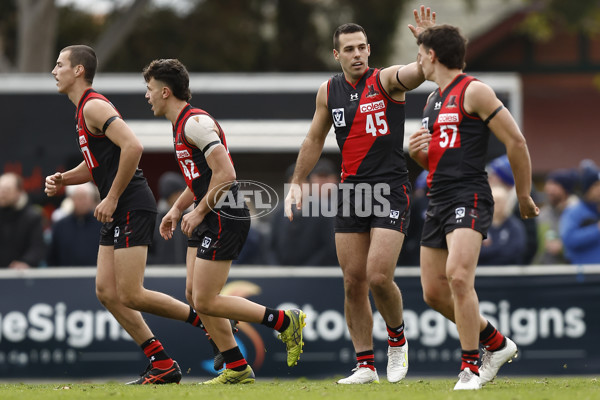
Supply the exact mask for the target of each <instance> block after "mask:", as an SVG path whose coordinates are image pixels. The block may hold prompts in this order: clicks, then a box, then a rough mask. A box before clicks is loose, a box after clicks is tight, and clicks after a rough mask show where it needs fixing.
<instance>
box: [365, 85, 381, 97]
mask: <svg viewBox="0 0 600 400" xmlns="http://www.w3.org/2000/svg"><path fill="white" fill-rule="evenodd" d="M368 89H369V92H368V93H367V95H366V96H365V97H373V96H377V95H378V94H379V92H378V91H377V90H375V85H368Z"/></svg>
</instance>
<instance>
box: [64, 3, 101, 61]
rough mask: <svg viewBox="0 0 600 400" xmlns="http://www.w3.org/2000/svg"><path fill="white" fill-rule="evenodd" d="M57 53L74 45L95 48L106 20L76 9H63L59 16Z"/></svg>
mask: <svg viewBox="0 0 600 400" xmlns="http://www.w3.org/2000/svg"><path fill="white" fill-rule="evenodd" d="M58 20H59V24H58V31H57V35H56V49H55V50H56V51H55V53H56V54H57V55H58V52H59V51H60V50H61V49H63V48H65V47H66V46H70V45H72V44H85V45H88V46H93V45H94V43H95V42H96V40H97V39H98V37H100V34H101V33H102V29H103V27H104V24H105V18H103V17H98V16H93V15H91V14H88V13H86V12H83V11H80V10H78V9H76V8H74V7H72V6H71V7H61V8H60V9H59V14H58Z"/></svg>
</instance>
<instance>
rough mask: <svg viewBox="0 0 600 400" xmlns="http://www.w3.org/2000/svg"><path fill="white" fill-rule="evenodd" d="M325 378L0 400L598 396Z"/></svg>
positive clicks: (586, 388)
mask: <svg viewBox="0 0 600 400" xmlns="http://www.w3.org/2000/svg"><path fill="white" fill-rule="evenodd" d="M334 382H335V380H334V379H327V380H308V379H299V380H285V381H278V380H263V381H260V380H259V381H257V383H256V384H254V385H237V386H236V385H232V386H217V387H214V386H210V387H209V386H206V387H205V386H198V385H195V384H194V383H195V382H194V381H189V382H186V383H182V384H180V385H165V386H125V385H123V384H120V383H114V382H113V383H77V384H71V383H69V384H65V383H54V384H0V394H1V396H2V399H3V400H17V399H18V400H29V399H35V400H51V399H52V400H53V399H61V400H71V399H73V400H96V399H98V400H100V399H119V400H138V399H139V400H164V399H172V398H176V399H196V398H207V399H244V400H271V399H274V400H275V399H276V400H279V399H289V400H314V399H319V398H324V399H325V398H326V399H328V400H363V399H378V400H388V399H389V400H398V399H402V398H406V399H410V400H430V399H449V400H454V399H456V400H465V399H466V400H470V399H473V400H474V399H480V398H485V399H486V400H542V399H544V400H563V399H565V398H568V399H570V398H576V399H577V400H591V399H597V398H598V390H599V389H600V387H599V386H600V385H599V383H598V379H595V378H589V377H566V378H518V379H517V378H516V379H507V378H499V379H496V381H495V382H492V383H490V384H488V385H486V386H485V387H484V388H483V389H481V390H480V391H473V392H464V391H460V392H453V391H452V387H453V386H454V383H455V382H456V379H438V378H432V379H418V380H417V379H408V380H405V381H402V382H400V383H397V384H390V383H387V382H386V381H385V379H382V381H381V383H380V384H379V385H336V384H335V383H334Z"/></svg>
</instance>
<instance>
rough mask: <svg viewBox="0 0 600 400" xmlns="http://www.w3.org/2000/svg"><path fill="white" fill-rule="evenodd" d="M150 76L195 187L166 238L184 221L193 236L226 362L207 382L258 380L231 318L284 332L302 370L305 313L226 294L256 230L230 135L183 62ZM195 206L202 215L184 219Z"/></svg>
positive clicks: (190, 271) (191, 253)
mask: <svg viewBox="0 0 600 400" xmlns="http://www.w3.org/2000/svg"><path fill="white" fill-rule="evenodd" d="M144 79H145V80H146V82H147V91H146V98H147V99H148V103H149V104H150V105H151V106H152V111H153V112H154V115H156V116H164V117H165V118H166V119H168V120H169V121H171V123H172V124H173V145H174V147H175V159H176V161H177V164H178V165H179V167H180V169H181V173H182V174H183V176H184V177H185V181H186V183H187V188H186V190H185V191H184V192H183V193H182V194H181V196H179V198H178V199H177V200H176V201H175V204H173V206H172V207H171V209H170V210H169V212H168V213H167V214H166V215H165V216H164V218H163V219H162V221H161V224H160V229H159V230H160V234H161V236H162V237H163V238H164V239H165V240H168V239H170V238H171V237H172V235H173V231H174V230H175V229H176V227H177V223H178V222H179V220H180V219H181V230H182V231H183V233H185V234H186V235H187V236H189V237H190V240H189V242H188V254H187V260H188V262H187V279H186V297H187V299H188V301H189V302H190V303H191V304H193V305H194V307H195V308H196V310H198V312H199V313H200V315H201V318H202V321H203V323H204V325H205V326H206V328H207V330H208V332H209V333H210V334H211V336H212V338H213V340H214V341H215V343H216V344H217V346H218V348H219V349H220V350H221V353H222V354H223V357H224V358H225V364H226V369H225V370H224V371H223V373H222V374H220V375H219V376H217V377H216V378H214V379H211V380H209V381H207V382H204V383H205V384H240V383H253V382H254V379H255V377H254V372H253V371H252V368H251V367H250V366H249V365H248V363H247V362H246V360H245V359H244V356H243V355H242V353H241V351H240V349H239V348H238V346H237V343H236V341H235V339H234V337H233V335H232V333H231V328H230V326H229V322H228V321H227V320H226V319H224V318H231V319H233V320H236V321H246V322H253V323H259V324H263V325H265V326H267V327H270V328H273V329H275V330H277V331H278V332H280V335H279V338H280V339H281V340H282V341H283V342H284V343H285V344H286V348H287V364H288V366H290V367H292V366H294V365H296V363H297V362H298V359H299V357H300V353H302V345H303V343H302V329H303V327H304V325H305V322H304V319H305V317H306V315H305V314H304V312H302V311H301V310H298V309H291V310H274V309H270V308H267V307H265V306H262V305H260V304H256V303H253V302H251V301H250V300H247V299H245V298H242V297H238V296H225V295H221V294H220V293H221V289H222V288H223V286H224V285H225V283H226V282H227V277H228V275H229V269H230V268H231V264H232V261H233V260H235V259H236V258H237V257H238V255H239V253H240V251H241V249H242V246H243V245H244V242H245V241H246V237H247V235H248V230H249V229H250V215H249V210H248V208H247V206H246V204H245V201H244V199H243V198H238V189H239V183H238V182H237V181H236V173H235V168H234V167H233V162H232V160H231V156H230V154H229V150H228V149H227V142H226V140H225V133H224V132H223V130H222V129H221V127H220V126H219V124H218V123H217V121H216V120H215V119H214V118H213V117H211V116H210V115H209V114H208V113H207V112H206V111H204V110H201V109H199V108H195V107H192V106H191V105H190V104H189V103H188V101H189V100H190V99H191V97H192V96H191V93H190V89H189V74H188V72H187V70H186V68H185V66H184V65H183V64H182V63H181V62H180V61H179V60H175V59H162V60H154V61H152V62H151V63H150V64H149V65H148V66H147V67H146V68H144ZM224 199H225V200H226V201H223V200H224ZM231 200H233V201H231ZM192 204H194V205H195V207H194V210H193V211H191V212H189V213H187V214H185V215H183V212H184V211H185V210H186V209H187V208H188V207H190V206H191V205H192ZM182 215H183V218H182Z"/></svg>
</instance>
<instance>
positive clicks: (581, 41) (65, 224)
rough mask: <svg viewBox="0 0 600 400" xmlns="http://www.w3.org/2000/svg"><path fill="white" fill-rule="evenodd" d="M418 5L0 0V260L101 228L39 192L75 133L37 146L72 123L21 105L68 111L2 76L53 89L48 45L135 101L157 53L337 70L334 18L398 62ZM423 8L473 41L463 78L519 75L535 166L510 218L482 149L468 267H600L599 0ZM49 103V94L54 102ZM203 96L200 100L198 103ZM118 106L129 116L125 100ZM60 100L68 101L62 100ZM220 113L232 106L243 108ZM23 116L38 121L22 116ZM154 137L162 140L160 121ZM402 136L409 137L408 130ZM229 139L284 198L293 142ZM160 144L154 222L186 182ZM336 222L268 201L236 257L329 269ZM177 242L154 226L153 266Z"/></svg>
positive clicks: (54, 262)
mask: <svg viewBox="0 0 600 400" xmlns="http://www.w3.org/2000/svg"><path fill="white" fill-rule="evenodd" d="M421 3H422V2H420V1H410V0H404V1H400V0H380V1H376V2H365V1H354V0H353V1H341V0H327V1H311V0H286V1H277V0H249V1H236V0H180V1H172V0H171V1H170V0H101V1H86V0H37V1H33V0H13V1H3V2H0V80H1V81H2V85H1V86H2V88H1V89H0V110H1V111H0V112H2V116H3V120H4V121H8V122H7V124H8V125H7V128H6V129H5V130H3V131H2V132H1V133H0V135H1V138H2V142H3V145H2V146H0V147H1V148H0V173H1V177H0V268H17V269H21V268H38V267H53V266H93V265H95V264H96V256H97V245H98V234H99V226H100V224H99V223H98V222H97V221H96V219H95V218H94V217H93V210H94V208H95V206H96V205H97V204H98V201H99V198H98V193H97V190H96V188H95V187H94V185H92V184H87V185H81V186H79V187H72V188H69V190H67V191H66V192H65V193H64V195H63V196H60V198H58V199H56V200H54V199H53V200H52V201H50V200H49V199H47V198H46V197H45V196H44V195H43V176H46V175H48V174H50V173H52V172H54V170H57V169H60V167H62V168H63V170H64V169H67V167H69V164H70V163H73V162H75V161H74V160H78V161H80V158H79V159H77V157H80V155H79V154H78V152H77V147H76V146H75V143H74V140H73V139H69V140H68V141H67V142H66V143H70V144H71V146H72V148H69V152H70V154H71V155H72V157H71V158H67V157H65V159H60V160H58V161H56V157H58V156H57V154H58V152H55V151H54V150H52V149H50V148H49V147H48V145H47V144H43V145H39V146H38V147H35V146H34V144H35V143H37V142H40V143H41V142H42V140H48V139H47V136H48V135H50V136H53V137H56V138H58V137H69V138H70V137H71V136H73V132H72V131H58V132H57V131H54V130H53V129H52V128H53V127H52V124H51V123H50V124H48V123H47V118H44V117H43V115H42V114H40V117H39V118H31V116H30V115H31V113H32V112H40V113H43V112H46V113H49V114H55V113H56V114H61V115H62V114H65V115H64V118H65V120H66V121H67V122H66V124H72V119H71V118H72V111H71V114H69V112H65V113H59V112H56V111H55V110H56V109H57V108H58V107H63V106H64V105H65V104H64V103H66V100H65V99H60V98H59V97H57V99H59V100H54V97H53V98H52V99H51V100H48V101H49V103H48V104H50V105H51V106H50V107H48V108H49V109H48V110H45V111H44V110H41V109H36V110H32V108H33V106H31V105H30V104H31V102H32V101H33V99H34V98H36V99H39V98H44V96H46V97H48V94H47V93H46V92H44V93H42V94H39V93H37V92H36V91H35V88H23V87H20V88H16V87H13V86H11V82H15V80H14V79H13V78H14V77H21V78H23V77H24V76H25V77H26V80H27V79H29V77H39V76H43V77H44V79H46V78H47V80H48V82H49V83H50V84H52V83H53V82H52V77H51V75H50V70H51V69H52V66H53V65H54V62H55V58H56V55H57V54H58V51H59V50H60V49H61V48H63V47H64V46H67V45H70V44H73V43H85V44H89V45H91V46H93V47H94V48H95V49H96V52H97V55H98V58H99V61H100V65H99V73H98V76H99V77H102V76H108V75H111V74H137V75H136V76H138V77H139V79H140V82H141V83H140V89H139V96H138V97H139V101H140V103H143V102H144V99H143V91H144V88H143V82H142V78H141V74H140V71H141V70H142V68H143V67H144V66H145V65H146V64H147V63H148V62H149V61H150V60H152V59H154V58H157V57H174V58H179V59H181V60H182V61H183V62H184V63H185V64H186V66H187V67H188V69H189V70H190V71H191V72H192V73H193V74H223V73H230V74H232V76H233V75H236V74H242V76H247V80H252V77H253V76H254V75H252V74H264V73H270V74H274V73H275V74H282V75H281V76H283V79H284V80H285V79H286V77H288V76H292V75H298V74H303V73H316V72H319V73H328V74H333V73H337V72H338V69H339V66H338V65H337V64H336V63H335V62H334V60H333V57H332V56H331V34H332V32H333V30H334V29H335V27H336V26H338V25H339V24H341V23H344V22H348V21H353V22H357V23H359V24H361V25H362V26H363V27H365V29H366V31H367V32H368V35H369V42H370V44H371V46H372V47H373V48H376V49H377V51H374V52H373V56H372V58H371V59H370V65H371V66H383V65H390V64H394V63H408V62H411V61H413V60H414V57H415V54H416V46H415V45H414V39H412V36H411V35H410V32H409V31H408V29H406V25H407V24H408V23H409V22H410V20H411V18H412V9H413V8H416V7H418V5H420V4H421ZM426 5H428V6H431V7H432V9H434V10H435V11H437V13H438V23H446V22H447V23H452V24H456V25H458V26H460V27H461V29H462V30H463V32H464V33H465V34H466V36H467V37H468V38H469V46H468V57H467V68H466V72H468V73H473V72H482V73H491V74H497V75H498V76H503V74H506V73H510V74H516V75H517V76H518V77H519V82H520V87H519V88H518V96H517V101H516V103H514V104H516V106H514V109H512V110H511V112H513V114H515V115H517V116H518V118H517V119H518V122H519V123H520V125H521V128H522V130H523V132H524V134H525V137H526V138H527V141H528V145H529V148H530V152H531V155H532V164H533V168H534V171H533V173H534V180H535V181H534V193H533V196H534V199H535V200H536V202H537V203H538V204H539V205H540V208H541V214H540V216H539V218H537V219H536V220H525V221H524V220H522V219H521V218H520V217H519V215H518V210H517V209H516V207H518V206H516V204H517V203H516V198H515V196H516V194H515V191H514V188H513V185H514V180H513V178H512V172H511V171H510V165H509V164H508V162H507V160H506V157H504V156H502V153H503V151H502V149H501V148H498V147H494V148H492V149H491V151H490V157H489V158H490V159H489V166H488V175H489V179H490V183H491V185H492V188H493V195H494V199H495V202H496V206H495V211H494V217H493V225H492V228H491V229H490V232H489V234H488V238H487V239H486V240H485V241H484V243H483V248H482V251H481V257H480V264H481V265H551V264H553V265H556V264H570V263H573V264H583V263H600V183H598V182H599V180H600V176H599V167H598V165H597V164H598V162H599V160H600V159H599V158H598V154H599V153H598V150H597V149H598V148H600V139H598V135H596V134H595V132H594V126H595V112H596V111H595V109H596V105H597V104H599V103H600V34H599V31H598V26H600V3H599V2H598V1H597V0H579V1H577V2H576V3H570V2H564V1H561V0H452V1H443V0H433V1H430V2H427V3H426ZM244 74H247V75H244ZM209 76H212V75H209ZM192 79H194V78H193V77H192ZM19 82H22V80H20V81H19ZM316 89H317V86H315V87H314V88H307V89H306V90H307V91H308V92H310V93H311V94H310V96H306V97H302V96H300V95H299V96H298V99H301V101H302V102H303V104H302V107H305V108H306V109H308V110H309V112H306V115H305V116H304V117H303V118H305V119H307V120H310V118H311V117H312V111H310V110H314V108H313V107H314V94H315V93H316ZM52 90H54V89H52ZM201 92H202V89H201V88H200V90H199V91H198V92H194V95H195V99H200V100H201V102H200V103H198V106H203V104H202V103H203V102H204V100H205V99H208V100H211V101H217V100H218V99H219V97H218V96H217V95H211V96H209V97H206V98H204V97H201V96H202V93H201ZM215 99H217V100H215ZM305 99H306V101H305ZM116 101H120V99H119V98H116ZM298 101H300V100H298ZM53 102H57V103H56V107H54V104H55V103H53ZM211 104H212V103H210V102H208V106H209V107H210V105H211ZM117 105H118V107H119V109H121V110H124V117H125V119H127V118H128V113H129V110H128V108H127V107H126V106H123V105H122V104H117ZM423 105H424V102H423V101H421V100H419V101H414V99H411V98H410V97H408V98H407V118H408V117H410V115H409V114H411V115H418V114H420V111H421V109H422V107H423ZM144 106H145V104H142V107H144ZM226 106H227V105H225V107H226ZM70 107H71V106H70V105H67V109H70ZM244 107H245V105H244ZM248 107H250V106H249V105H248ZM228 108H232V107H228ZM290 108H297V107H296V105H292V106H290ZM207 111H209V112H211V113H212V114H213V115H215V117H217V119H221V118H222V115H220V113H221V111H220V110H219V109H216V110H213V109H210V108H207ZM147 112H148V115H150V111H149V110H147ZM231 112H233V113H243V112H244V108H243V107H242V108H239V109H233V111H231ZM265 112H267V111H265ZM136 118H139V117H136ZM276 118H280V119H286V118H291V117H289V116H286V115H277V116H276ZM148 119H150V117H148ZM11 123H12V124H14V125H11ZM34 123H36V124H37V125H35V126H37V127H38V128H35V127H34V128H31V127H30V125H28V124H34ZM31 126H33V125H31ZM40 126H42V127H43V129H39V127H40ZM136 133H137V132H136ZM164 133H165V134H166V135H167V136H168V134H169V131H168V128H167V130H166V131H165V132H164ZM407 133H411V132H409V129H408V128H407ZM226 134H227V130H226ZM73 137H74V136H73ZM9 139H10V140H9ZM44 143H45V142H44ZM56 143H59V141H58V139H57V141H56ZM60 143H62V142H60ZM57 145H58V144H57ZM60 146H63V145H62V144H60ZM230 148H231V152H232V155H233V159H234V161H236V162H237V164H236V166H237V168H238V170H241V171H243V172H242V175H243V177H244V178H246V179H254V180H257V181H267V182H269V183H270V182H273V181H275V182H278V186H277V188H276V189H277V190H278V191H279V192H282V191H281V190H280V189H281V187H282V186H283V183H284V182H286V181H287V179H288V178H289V175H290V171H291V168H292V164H293V162H294V160H295V157H296V154H297V149H298V147H296V148H286V149H284V150H282V151H278V152H273V151H270V152H261V150H260V149H255V150H252V151H248V150H246V151H244V153H243V154H241V153H237V154H236V147H235V144H234V143H233V141H232V143H231V144H230ZM171 151H172V149H170V148H166V149H163V151H162V153H164V154H162V153H160V152H156V151H155V153H153V154H150V155H145V156H144V157H146V161H145V163H146V164H145V165H144V159H143V162H142V165H141V166H142V168H143V169H144V171H145V172H146V175H147V177H148V179H149V181H150V183H151V187H152V189H153V191H154V194H155V196H156V198H157V201H158V203H159V215H158V221H160V218H161V217H162V215H164V213H165V212H166V211H167V210H168V207H170V204H172V202H173V201H174V198H176V196H177V195H178V194H179V193H181V191H182V190H183V189H184V187H185V186H184V183H183V181H182V179H181V177H180V176H179V175H180V174H179V172H174V171H176V165H175V163H174V162H173V161H172V156H171V155H170V152H171ZM53 156H54V157H55V158H52V157H53ZM164 160H168V161H164ZM163 161H164V165H163ZM150 166H153V167H154V169H150ZM157 166H158V167H157ZM286 168H287V170H286ZM409 168H410V173H411V181H412V183H413V192H412V199H411V213H412V216H411V224H410V228H409V233H408V236H407V239H406V241H405V244H404V248H403V251H402V253H401V255H400V258H399V261H398V264H399V265H405V266H416V265H418V262H419V237H420V228H421V226H422V225H421V224H422V218H423V212H424V210H425V207H426V204H427V197H426V191H427V188H426V184H425V178H424V175H423V173H421V171H420V170H419V168H418V167H417V166H416V164H413V163H409ZM339 169H340V168H339V156H338V155H337V154H336V153H335V152H326V154H325V155H324V157H323V158H322V160H321V161H320V163H319V164H318V165H317V167H316V168H315V170H314V171H313V172H312V174H311V175H310V177H309V183H311V184H316V185H317V186H318V185H323V184H326V183H337V182H338V179H339ZM157 170H158V171H160V173H157V172H156V171H157ZM147 171H151V172H150V173H148V172H147ZM282 195H283V196H284V195H285V194H284V193H280V196H282ZM281 198H283V197H281ZM321 201H323V202H327V201H329V200H328V199H327V198H322V199H321ZM157 226H158V224H157ZM332 226H333V221H332V218H330V217H324V216H312V217H300V216H299V217H298V218H295V220H294V222H293V223H290V222H289V221H288V220H287V218H285V217H283V211H282V209H281V206H279V207H278V208H277V209H276V210H275V211H273V212H272V213H270V214H269V215H268V216H267V217H264V218H259V219H256V220H253V228H252V231H251V233H250V236H249V238H248V242H247V245H246V248H245V249H244V252H243V253H242V255H241V256H240V259H239V260H238V261H237V263H238V264H242V265H315V266H316V265H324V266H327V265H337V259H336V255H335V246H334V240H333V235H334V234H333V228H332ZM157 229H158V228H157ZM185 247H186V238H185V237H184V236H183V234H181V232H178V234H177V235H175V237H174V239H173V240H171V241H169V242H165V241H164V240H162V239H161V238H160V237H159V236H158V235H157V236H156V238H155V242H154V244H153V246H152V247H151V248H150V252H149V264H153V265H178V266H179V265H183V263H184V259H185Z"/></svg>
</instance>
